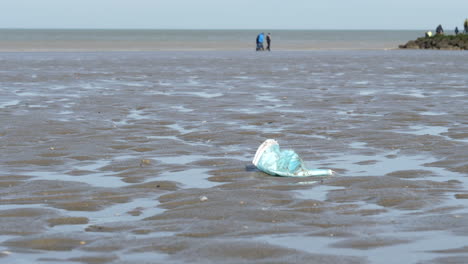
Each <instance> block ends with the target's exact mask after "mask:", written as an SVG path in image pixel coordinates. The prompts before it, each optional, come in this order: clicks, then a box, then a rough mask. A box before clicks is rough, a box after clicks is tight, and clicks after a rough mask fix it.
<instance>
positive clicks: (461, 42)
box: [399, 34, 468, 50]
mask: <svg viewBox="0 0 468 264" xmlns="http://www.w3.org/2000/svg"><path fill="white" fill-rule="evenodd" d="M399 48H400V49H439V50H468V34H460V35H447V36H446V35H436V36H433V37H422V38H418V39H416V40H410V41H408V42H407V43H406V44H404V45H400V46H399Z"/></svg>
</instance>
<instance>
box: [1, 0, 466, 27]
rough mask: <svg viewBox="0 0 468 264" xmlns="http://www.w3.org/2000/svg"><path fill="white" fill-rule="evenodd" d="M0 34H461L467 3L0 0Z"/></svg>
mask: <svg viewBox="0 0 468 264" xmlns="http://www.w3.org/2000/svg"><path fill="white" fill-rule="evenodd" d="M0 4H1V5H0V28H85V29H87V28H99V29H101V28H102V29H107V28H110V29H133V28H137V29H435V27H436V26H437V25H438V24H442V26H443V27H444V28H445V30H453V29H454V28H455V26H458V27H459V28H462V25H463V21H464V20H465V19H466V18H467V17H468V0H444V1H440V0H437V1H436V0H0Z"/></svg>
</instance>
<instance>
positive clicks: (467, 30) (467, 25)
mask: <svg viewBox="0 0 468 264" xmlns="http://www.w3.org/2000/svg"><path fill="white" fill-rule="evenodd" d="M463 27H464V30H463V33H465V34H466V33H468V18H467V19H465V23H464V24H463Z"/></svg>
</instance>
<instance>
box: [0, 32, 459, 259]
mask: <svg viewBox="0 0 468 264" xmlns="http://www.w3.org/2000/svg"><path fill="white" fill-rule="evenodd" d="M424 31H425V30H407V31H402V30H394V31H389V30H381V31H379V30H271V29H270V30H78V29H75V30H52V29H44V30H39V29H34V30H33V29H2V30H0V124H1V126H0V261H1V262H2V263H20V264H23V263H47V264H51V263H221V264H231V263H232V264H234V263H236V264H237V263H254V264H257V263H258V264H266V263H332V264H335V263H336V264H342V263H346V264H347V263H372V264H373V263H376V264H391V263H411V264H427V263H429V264H435V263H466V259H467V258H468V225H467V224H466V222H467V219H468V203H467V201H468V200H467V199H468V114H467V110H468V108H467V106H466V102H467V100H468V74H467V73H468V64H467V59H468V53H467V52H466V51H441V50H400V49H398V45H400V44H404V43H406V42H407V41H409V40H413V39H416V38H418V37H420V36H422V35H423V33H424ZM260 32H265V33H271V35H272V45H271V51H258V52H257V51H255V39H256V36H257V34H259V33H260ZM266 139H275V140H277V141H278V143H279V144H280V148H281V149H291V150H294V151H295V152H296V153H297V154H298V155H299V156H300V157H301V159H302V160H303V161H304V164H305V165H306V166H307V167H308V168H311V169H315V168H317V169H331V170H333V171H334V172H335V174H334V175H333V176H327V177H278V176H272V175H268V174H266V173H264V172H262V171H260V170H259V169H257V168H255V166H253V164H252V159H253V157H254V155H255V152H256V150H257V148H258V147H259V146H260V144H261V143H262V142H264V141H265V140H266Z"/></svg>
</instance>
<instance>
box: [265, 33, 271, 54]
mask: <svg viewBox="0 0 468 264" xmlns="http://www.w3.org/2000/svg"><path fill="white" fill-rule="evenodd" d="M266 40H267V50H268V51H271V49H270V46H271V34H270V33H268V35H267V37H266Z"/></svg>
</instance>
